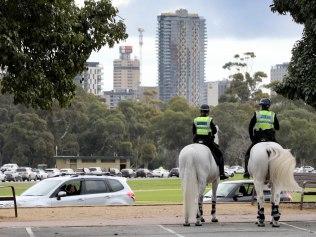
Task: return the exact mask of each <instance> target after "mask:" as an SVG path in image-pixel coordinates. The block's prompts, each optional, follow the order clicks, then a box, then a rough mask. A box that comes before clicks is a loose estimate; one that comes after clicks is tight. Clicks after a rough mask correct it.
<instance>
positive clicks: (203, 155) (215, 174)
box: [179, 143, 219, 226]
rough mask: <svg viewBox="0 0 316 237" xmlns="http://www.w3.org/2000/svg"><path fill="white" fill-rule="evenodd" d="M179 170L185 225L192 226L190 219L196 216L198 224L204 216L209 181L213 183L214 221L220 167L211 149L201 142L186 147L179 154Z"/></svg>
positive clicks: (214, 217)
mask: <svg viewBox="0 0 316 237" xmlns="http://www.w3.org/2000/svg"><path fill="white" fill-rule="evenodd" d="M179 172H180V178H181V181H182V191H183V205H184V224H183V225H184V226H190V222H189V221H190V219H191V218H194V217H195V216H196V222H195V225H196V226H201V225H202V223H201V222H204V218H203V209H202V204H203V195H204V190H205V188H206V186H207V184H208V183H212V194H213V195H212V212H211V214H212V222H218V220H217V218H216V190H217V186H218V183H219V169H218V166H217V164H216V162H215V159H214V157H213V155H212V152H211V151H210V149H209V148H208V147H207V146H205V145H203V144H199V143H195V144H190V145H187V146H186V147H184V148H183V149H182V150H181V152H180V154H179Z"/></svg>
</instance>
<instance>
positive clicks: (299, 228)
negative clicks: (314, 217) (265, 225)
mask: <svg viewBox="0 0 316 237" xmlns="http://www.w3.org/2000/svg"><path fill="white" fill-rule="evenodd" d="M280 224H282V225H286V226H290V227H292V228H295V229H298V230H303V231H307V232H309V233H313V234H315V232H313V231H311V230H309V229H304V228H301V227H297V226H295V225H290V224H288V223H285V222H280Z"/></svg>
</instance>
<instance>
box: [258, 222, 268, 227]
mask: <svg viewBox="0 0 316 237" xmlns="http://www.w3.org/2000/svg"><path fill="white" fill-rule="evenodd" d="M258 226H259V227H264V226H266V224H265V223H264V222H260V221H259V222H258Z"/></svg>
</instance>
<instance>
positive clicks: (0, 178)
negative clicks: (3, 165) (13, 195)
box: [0, 171, 6, 182]
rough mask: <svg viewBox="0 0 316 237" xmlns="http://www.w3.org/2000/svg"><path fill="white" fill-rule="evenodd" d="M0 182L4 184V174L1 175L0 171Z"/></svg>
mask: <svg viewBox="0 0 316 237" xmlns="http://www.w3.org/2000/svg"><path fill="white" fill-rule="evenodd" d="M0 181H2V182H5V181H6V177H5V174H4V173H2V172H1V171H0Z"/></svg>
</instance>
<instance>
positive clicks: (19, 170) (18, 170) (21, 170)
mask: <svg viewBox="0 0 316 237" xmlns="http://www.w3.org/2000/svg"><path fill="white" fill-rule="evenodd" d="M24 171H26V169H23V168H18V169H16V172H24Z"/></svg>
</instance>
